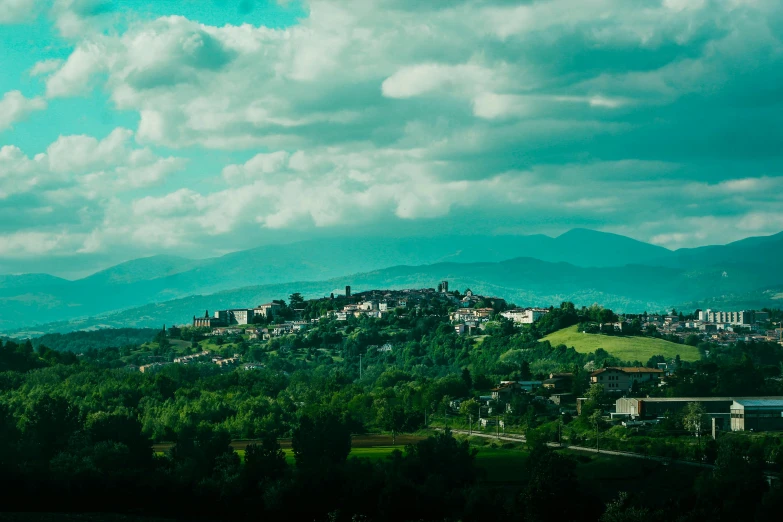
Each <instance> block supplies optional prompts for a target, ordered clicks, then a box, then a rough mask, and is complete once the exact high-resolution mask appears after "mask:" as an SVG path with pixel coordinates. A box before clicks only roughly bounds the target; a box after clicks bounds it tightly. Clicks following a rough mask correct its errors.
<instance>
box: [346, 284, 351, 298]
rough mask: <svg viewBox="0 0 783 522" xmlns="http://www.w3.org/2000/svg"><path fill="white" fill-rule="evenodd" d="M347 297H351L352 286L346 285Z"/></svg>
mask: <svg viewBox="0 0 783 522" xmlns="http://www.w3.org/2000/svg"><path fill="white" fill-rule="evenodd" d="M345 297H351V287H350V285H345Z"/></svg>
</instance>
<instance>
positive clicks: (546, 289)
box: [8, 258, 758, 335]
mask: <svg viewBox="0 0 783 522" xmlns="http://www.w3.org/2000/svg"><path fill="white" fill-rule="evenodd" d="M757 277H758V274H757V273H755V272H751V273H748V274H745V275H744V276H743V277H742V278H740V277H735V278H732V279H728V278H725V277H723V276H722V275H721V272H720V270H718V269H699V270H698V271H692V272H687V271H684V270H678V269H673V268H660V267H659V268H651V267H645V266H640V265H632V266H625V267H615V268H584V267H578V266H574V265H571V264H568V263H547V262H544V261H540V260H537V259H530V258H517V259H511V260H508V261H502V262H500V263H437V264H433V265H422V266H396V267H391V268H386V269H382V270H374V271H372V272H365V273H360V274H354V275H351V276H345V277H338V278H334V279H328V280H325V281H299V282H288V283H279V284H273V285H256V286H246V287H242V288H236V289H232V290H225V291H222V292H216V293H212V294H206V295H200V294H199V295H191V296H187V297H182V298H179V299H172V300H168V301H164V302H160V303H149V304H146V305H142V306H139V307H133V308H129V309H126V310H121V311H117V312H110V313H103V314H95V315H92V316H89V317H85V318H79V319H72V320H69V321H60V322H51V323H46V324H43V325H35V326H30V327H26V328H21V329H15V330H8V331H9V332H13V333H14V334H15V335H22V334H24V335H41V334H44V333H53V332H67V331H72V330H80V329H91V328H105V327H115V328H119V327H133V328H150V327H152V328H157V327H159V326H160V325H161V324H164V323H165V324H183V323H189V322H190V320H191V319H192V317H193V315H195V314H198V315H201V314H203V312H204V310H216V309H227V308H242V307H249V306H255V305H257V304H259V303H262V302H266V301H270V300H272V299H284V298H287V297H288V296H289V295H290V294H292V293H294V292H300V293H301V294H302V295H303V296H304V297H306V298H318V297H323V296H328V295H329V294H330V293H331V292H334V293H335V294H340V293H342V292H343V289H344V288H345V286H346V285H351V286H352V287H353V290H354V292H359V291H362V290H372V289H384V288H386V289H405V288H432V287H434V286H435V284H436V283H437V282H438V281H442V280H444V279H446V280H448V281H449V284H450V288H453V289H460V290H462V291H464V290H466V289H468V288H470V289H472V290H473V291H474V292H477V293H481V294H484V295H495V296H500V297H503V298H505V299H506V300H508V301H510V302H513V303H515V304H517V305H520V306H549V305H559V304H560V303H561V302H563V301H572V302H574V303H576V304H578V305H590V304H593V303H600V304H602V305H604V306H607V307H609V308H612V309H613V310H615V311H618V312H642V311H645V310H648V311H661V310H666V309H671V306H672V304H673V303H679V302H682V301H681V300H680V298H682V297H683V296H686V299H693V298H695V297H697V296H704V295H713V292H714V293H717V294H719V295H724V294H726V293H727V292H728V291H729V290H731V288H733V287H738V288H741V287H743V286H747V287H751V288H752V287H755V286H757V283H758V279H757Z"/></svg>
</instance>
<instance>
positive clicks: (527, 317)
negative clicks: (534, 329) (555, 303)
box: [500, 308, 549, 324]
mask: <svg viewBox="0 0 783 522" xmlns="http://www.w3.org/2000/svg"><path fill="white" fill-rule="evenodd" d="M548 313H549V310H548V309H546V308H524V309H522V308H517V309H516V310H508V311H507V312H502V313H501V314H500V315H502V316H503V317H505V318H506V319H510V320H511V321H514V322H515V323H517V324H533V323H535V322H536V321H538V320H539V319H541V318H542V317H544V316H545V315H546V314H548Z"/></svg>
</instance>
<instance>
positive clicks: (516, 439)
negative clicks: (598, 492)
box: [436, 428, 780, 481]
mask: <svg viewBox="0 0 783 522" xmlns="http://www.w3.org/2000/svg"><path fill="white" fill-rule="evenodd" d="M436 429H442V428H436ZM451 432H452V433H459V434H461V435H471V436H473V437H482V438H485V439H494V440H503V441H507V442H526V440H525V437H523V436H522V435H500V436H498V435H491V434H489V433H477V432H475V431H474V432H472V433H471V432H469V431H467V430H451ZM547 446H549V447H550V448H559V449H564V450H567V451H581V452H585V453H597V454H599V455H615V456H617V457H628V458H632V459H641V460H651V461H655V462H660V463H662V464H665V465H668V464H682V465H684V466H695V467H697V468H706V469H715V466H713V465H712V464H705V463H703V462H693V461H690V460H679V459H672V458H668V457H657V456H655V455H643V454H641V453H632V452H630V451H615V450H597V449H595V448H586V447H584V446H571V445H564V446H561V445H560V444H558V443H557V442H549V443H547ZM764 476H765V477H766V478H767V481H772V480H780V477H779V476H778V475H777V474H775V473H764Z"/></svg>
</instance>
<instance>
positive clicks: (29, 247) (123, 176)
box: [0, 128, 186, 256]
mask: <svg viewBox="0 0 783 522" xmlns="http://www.w3.org/2000/svg"><path fill="white" fill-rule="evenodd" d="M132 138H133V132H132V131H129V130H127V129H121V128H120V129H115V130H114V131H113V132H112V133H110V134H109V135H108V136H107V137H105V138H104V139H102V140H98V139H96V138H93V137H89V136H61V137H60V138H58V139H57V140H56V141H55V142H54V143H52V144H51V145H50V146H49V147H48V148H47V150H46V152H43V153H40V154H37V155H35V156H34V157H32V158H31V157H28V156H27V155H25V154H24V153H23V152H22V151H21V150H20V149H19V148H18V147H15V146H12V145H7V146H4V147H2V148H0V201H2V205H0V222H3V223H6V224H7V223H11V222H16V221H18V223H19V230H18V231H17V232H16V233H13V234H10V235H6V236H2V232H0V238H2V237H5V239H7V241H8V242H9V243H8V245H7V246H8V248H7V251H6V253H5V255H7V256H17V255H19V256H22V255H32V254H39V253H43V252H44V251H46V249H49V250H50V251H51V252H50V253H53V254H56V253H58V252H59V253H63V252H65V253H67V252H68V249H71V252H73V251H76V250H79V249H82V250H84V251H90V252H94V251H96V250H98V248H99V246H98V245H99V244H100V242H99V238H100V234H93V233H92V231H93V230H94V228H95V227H100V226H103V225H104V224H105V223H106V219H108V218H109V217H110V213H109V210H108V209H110V208H111V207H112V206H116V205H123V203H122V202H121V201H120V199H119V198H124V199H129V198H132V197H133V195H134V194H135V192H134V191H136V190H138V189H141V188H146V187H151V186H155V185H157V184H159V183H160V182H162V181H163V179H164V178H166V177H167V176H168V175H169V174H171V173H173V172H176V171H179V170H182V169H183V168H184V167H185V164H186V163H185V160H183V159H181V158H175V157H168V158H161V157H159V156H157V155H156V154H154V153H153V152H152V151H151V150H149V149H146V148H139V147H138V146H136V145H134V144H133V142H132ZM52 228H57V229H58V230H57V232H56V233H55V232H52V231H51V229H52ZM0 230H1V229H0ZM77 243H78V244H77ZM85 249H86V250H85ZM0 255H3V254H2V253H1V252H0Z"/></svg>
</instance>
